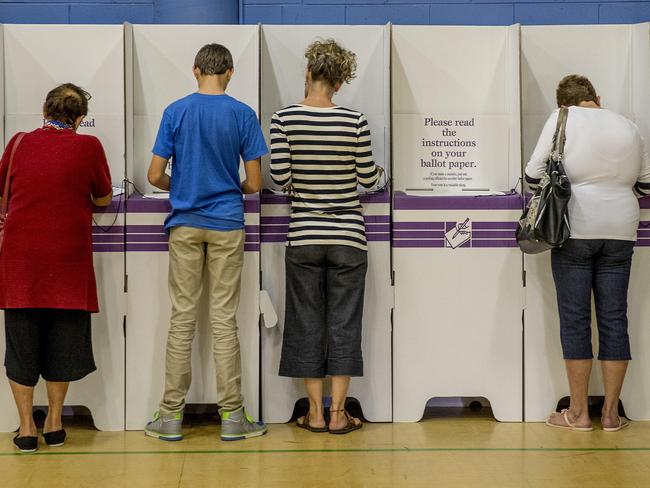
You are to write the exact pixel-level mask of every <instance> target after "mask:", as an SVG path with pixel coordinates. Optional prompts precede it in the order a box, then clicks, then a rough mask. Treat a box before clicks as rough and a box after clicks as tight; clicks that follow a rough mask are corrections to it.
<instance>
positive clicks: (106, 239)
mask: <svg viewBox="0 0 650 488" xmlns="http://www.w3.org/2000/svg"><path fill="white" fill-rule="evenodd" d="M118 242H124V234H95V235H93V244H102V243H104V244H108V243H118Z"/></svg>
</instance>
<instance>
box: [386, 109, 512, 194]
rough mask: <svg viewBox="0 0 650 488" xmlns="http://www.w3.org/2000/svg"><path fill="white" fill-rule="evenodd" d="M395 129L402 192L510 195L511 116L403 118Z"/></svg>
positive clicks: (396, 155) (398, 118) (470, 115)
mask: <svg viewBox="0 0 650 488" xmlns="http://www.w3.org/2000/svg"><path fill="white" fill-rule="evenodd" d="M393 130H394V134H395V139H394V140H395V146H394V149H395V152H394V154H395V156H394V157H395V163H396V167H397V168H398V171H396V176H397V178H398V180H399V181H398V183H399V187H400V188H403V189H405V190H406V191H432V192H439V193H462V192H471V191H502V190H507V186H508V153H509V136H508V118H507V115H472V114H463V115H459V114H454V115H450V114H433V113H431V114H403V115H396V116H395V122H394V126H393Z"/></svg>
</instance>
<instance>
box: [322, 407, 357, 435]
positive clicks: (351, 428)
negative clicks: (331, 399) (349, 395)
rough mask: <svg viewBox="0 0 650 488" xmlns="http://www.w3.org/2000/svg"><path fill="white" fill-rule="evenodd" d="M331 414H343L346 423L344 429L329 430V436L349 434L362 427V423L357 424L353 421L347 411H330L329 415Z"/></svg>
mask: <svg viewBox="0 0 650 488" xmlns="http://www.w3.org/2000/svg"><path fill="white" fill-rule="evenodd" d="M332 412H343V413H344V414H345V417H346V418H347V420H348V423H347V425H346V426H345V427H343V428H341V429H329V433H330V434H348V433H349V432H352V431H355V430H359V429H360V428H361V427H363V423H362V422H359V423H358V424H357V423H356V422H355V421H354V417H352V415H350V414H349V413H348V412H347V410H345V409H343V410H330V413H332Z"/></svg>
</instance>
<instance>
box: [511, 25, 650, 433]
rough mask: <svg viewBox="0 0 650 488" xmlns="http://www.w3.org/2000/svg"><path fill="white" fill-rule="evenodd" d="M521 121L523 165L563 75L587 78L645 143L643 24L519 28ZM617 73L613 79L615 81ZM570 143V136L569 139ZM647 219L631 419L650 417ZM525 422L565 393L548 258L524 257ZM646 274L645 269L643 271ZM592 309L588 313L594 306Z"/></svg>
mask: <svg viewBox="0 0 650 488" xmlns="http://www.w3.org/2000/svg"><path fill="white" fill-rule="evenodd" d="M521 32H522V42H521V53H522V54H521V59H522V61H521V64H522V73H521V76H522V120H523V131H522V132H523V145H524V162H526V161H527V160H528V158H529V157H530V155H531V154H532V152H533V150H534V148H535V145H536V143H537V139H538V138H539V134H540V132H541V130H542V127H543V126H544V123H545V122H546V120H547V118H548V116H549V114H550V113H551V112H552V111H553V110H555V109H556V108H557V104H556V100H555V93H556V88H557V85H558V83H559V81H560V80H561V79H562V78H563V77H564V76H566V75H568V74H581V75H584V76H587V77H588V78H589V79H590V80H591V82H592V83H593V85H594V87H595V89H596V92H597V93H598V94H599V95H600V97H601V103H602V106H603V107H605V108H608V109H611V110H613V111H615V112H618V113H620V114H622V115H624V116H626V117H628V118H630V119H632V120H633V121H634V122H635V123H636V124H637V125H638V126H639V128H640V130H641V132H642V133H643V135H644V136H645V137H647V135H648V119H649V117H650V115H649V113H650V106H649V103H650V102H649V100H650V95H649V94H648V93H649V92H648V86H650V34H649V31H648V24H647V23H646V24H639V25H635V26H630V25H579V26H574V25H571V26H568V25H567V26H524V27H522V28H521ZM613 74H614V75H613ZM567 137H571V135H570V134H567ZM649 220H650V216H649V215H648V211H647V210H642V213H641V231H640V234H639V242H638V243H637V247H636V248H635V255H634V261H633V266H632V277H631V281H630V292H629V299H628V317H629V333H630V343H631V347H632V357H633V359H634V360H633V361H632V362H631V363H630V367H629V369H628V374H627V378H626V380H625V385H624V386H623V392H622V395H621V399H622V401H623V404H624V407H625V411H626V414H627V415H628V417H630V418H632V419H649V418H650V389H648V387H647V385H648V379H647V371H648V364H646V362H645V357H646V356H647V354H646V351H647V349H648V347H650V335H649V334H647V333H646V329H647V327H645V324H647V322H648V320H650V309H648V307H647V305H646V304H647V302H648V301H647V300H646V293H645V290H646V288H645V287H644V282H643V278H642V276H644V273H647V270H648V269H650V253H649V252H648V251H646V249H647V245H646V243H645V240H644V239H643V237H645V234H644V232H647V230H645V229H646V228H645V227H644V225H650V224H648V221H649ZM525 268H526V310H525V320H524V327H525V338H524V348H525V350H524V357H525V385H526V387H525V399H524V401H525V416H526V418H525V420H527V421H543V420H545V419H546V417H547V416H548V414H549V412H550V411H551V410H552V409H554V408H555V407H556V405H557V402H558V400H560V399H561V398H563V397H565V396H568V395H569V388H568V383H567V379H566V372H565V369H564V361H563V358H562V349H561V344H560V327H559V317H558V311H557V299H556V296H555V286H554V283H553V278H552V274H551V267H550V256H549V254H548V253H545V254H542V255H537V256H530V255H528V256H525ZM644 270H645V271H644ZM592 308H593V307H592ZM592 329H593V331H592V332H593V333H592V346H593V350H594V356H597V354H598V333H597V327H596V315H595V311H594V310H592ZM589 394H590V395H602V394H603V386H602V375H601V371H600V365H599V364H598V363H597V362H594V368H593V370H592V377H591V382H590V386H589Z"/></svg>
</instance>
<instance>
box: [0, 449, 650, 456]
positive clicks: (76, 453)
mask: <svg viewBox="0 0 650 488" xmlns="http://www.w3.org/2000/svg"><path fill="white" fill-rule="evenodd" d="M422 452H650V447H419V448H406V447H395V448H376V449H373V448H366V449H363V448H359V449H355V448H347V449H346V448H343V449H241V450H183V451H59V452H56V451H37V452H35V453H31V454H23V453H20V452H18V451H14V452H0V456H105V455H112V456H115V455H121V456H132V455H158V454H166V455H169V454H179V455H181V454H310V453H314V454H318V453H422Z"/></svg>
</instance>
